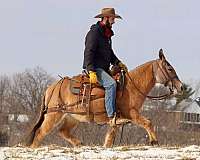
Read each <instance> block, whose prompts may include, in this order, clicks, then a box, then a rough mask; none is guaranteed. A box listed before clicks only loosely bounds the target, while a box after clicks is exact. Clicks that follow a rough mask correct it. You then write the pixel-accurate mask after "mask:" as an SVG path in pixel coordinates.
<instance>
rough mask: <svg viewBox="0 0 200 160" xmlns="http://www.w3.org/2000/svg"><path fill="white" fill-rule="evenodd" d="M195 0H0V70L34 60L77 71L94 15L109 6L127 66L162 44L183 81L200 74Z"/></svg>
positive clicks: (52, 70)
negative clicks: (111, 8)
mask: <svg viewBox="0 0 200 160" xmlns="http://www.w3.org/2000/svg"><path fill="white" fill-rule="evenodd" d="M199 6H200V1H199V0H73V1H71V0H0V20H1V21H0V57H1V62H0V75H1V74H8V75H12V74H13V73H16V72H22V71H24V70H25V69H27V68H28V69H31V68H35V67H37V66H40V67H42V68H43V69H45V70H46V71H47V72H48V73H49V74H51V75H53V76H55V77H56V76H57V75H62V76H72V75H76V74H78V73H81V71H82V62H83V52H84V41H85V36H86V34H87V32H88V31H89V28H90V26H91V25H92V24H94V23H96V22H97V21H98V19H95V18H94V16H95V15H97V14H99V13H100V10H101V9H102V8H103V7H114V8H115V9H116V13H117V14H119V15H121V16H122V17H123V20H116V23H115V24H114V26H113V30H114V32H115V36H114V37H113V49H114V51H115V54H116V55H117V57H118V58H119V59H120V60H121V61H122V62H123V63H125V64H127V66H128V68H129V69H133V68H135V67H136V66H138V65H140V64H143V63H145V62H147V61H150V60H153V59H157V58H158V51H159V49H160V48H162V49H163V51H164V53H165V56H166V58H167V60H168V61H169V62H170V63H171V65H172V66H173V67H174V68H175V70H176V72H177V74H178V76H179V78H180V79H181V80H183V81H189V80H200V72H199V68H200V63H199V61H200V53H199V51H200V20H199V19H200V18H199V16H200V9H199Z"/></svg>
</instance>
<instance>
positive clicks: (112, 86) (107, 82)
mask: <svg viewBox="0 0 200 160" xmlns="http://www.w3.org/2000/svg"><path fill="white" fill-rule="evenodd" d="M96 73H97V79H98V82H99V83H100V85H101V86H103V87H104V88H105V107H106V111H107V114H108V117H113V115H114V113H115V112H116V106H115V100H116V90H117V83H116V81H115V80H114V79H113V78H112V77H111V76H110V75H109V74H108V73H107V72H106V71H104V70H103V69H101V68H97V69H96Z"/></svg>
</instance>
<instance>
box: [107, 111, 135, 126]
mask: <svg viewBox="0 0 200 160" xmlns="http://www.w3.org/2000/svg"><path fill="white" fill-rule="evenodd" d="M128 122H131V120H129V119H125V118H120V117H117V115H116V113H115V114H114V116H113V117H109V122H108V124H109V125H110V126H111V127H114V126H116V125H121V124H124V123H128Z"/></svg>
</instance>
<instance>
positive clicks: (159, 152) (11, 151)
mask: <svg viewBox="0 0 200 160" xmlns="http://www.w3.org/2000/svg"><path fill="white" fill-rule="evenodd" d="M5 159H6V160H12V159H15V160H21V159H23V160H26V159H27V160H28V159H31V160H38V159H40V160H46V159H47V160H74V159H77V160H97V159H103V160H115V159H119V160H120V159H123V160H126V159H127V160H129V159H130V160H137V159H139V160H162V159H169V160H172V159H173V160H174V159H175V160H181V159H190V160H192V159H195V160H196V159H197V160H200V146H196V145H191V146H186V147H167V146H157V147H152V146H121V147H113V148H108V149H107V148H103V147H98V146H90V147H88V146H84V147H76V148H68V147H59V146H55V145H51V146H43V147H40V148H37V149H31V148H25V147H1V148H0V160H5Z"/></svg>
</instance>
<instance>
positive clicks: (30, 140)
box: [22, 96, 46, 146]
mask: <svg viewBox="0 0 200 160" xmlns="http://www.w3.org/2000/svg"><path fill="white" fill-rule="evenodd" d="M45 113H46V110H45V96H43V97H42V104H41V110H40V116H39V119H38V120H37V122H36V124H35V125H34V127H33V129H32V130H31V132H30V133H29V134H28V136H27V137H26V138H25V139H24V140H23V141H22V145H24V146H30V145H31V144H32V143H33V140H34V138H35V133H36V131H37V129H38V128H40V126H41V125H42V122H43V121H44V115H45Z"/></svg>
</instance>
